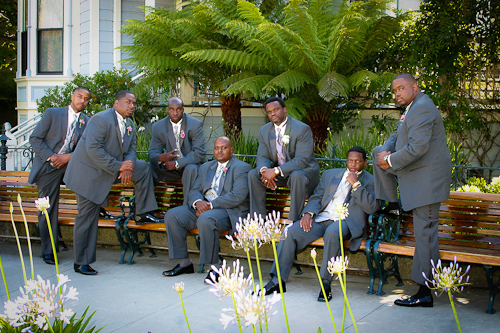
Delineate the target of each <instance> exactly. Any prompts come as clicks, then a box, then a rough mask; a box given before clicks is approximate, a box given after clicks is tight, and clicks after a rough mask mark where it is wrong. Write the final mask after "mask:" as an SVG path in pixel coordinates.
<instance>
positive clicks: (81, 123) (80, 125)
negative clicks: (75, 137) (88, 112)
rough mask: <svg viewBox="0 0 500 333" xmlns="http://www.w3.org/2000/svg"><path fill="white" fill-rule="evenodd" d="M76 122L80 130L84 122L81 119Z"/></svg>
mask: <svg viewBox="0 0 500 333" xmlns="http://www.w3.org/2000/svg"><path fill="white" fill-rule="evenodd" d="M78 122H79V123H80V124H79V126H78V127H79V128H82V125H85V120H84V119H83V118H80V120H78Z"/></svg>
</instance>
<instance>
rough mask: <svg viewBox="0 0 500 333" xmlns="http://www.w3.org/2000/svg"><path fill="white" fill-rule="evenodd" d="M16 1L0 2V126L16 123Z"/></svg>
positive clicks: (4, 0) (6, 0)
mask: <svg viewBox="0 0 500 333" xmlns="http://www.w3.org/2000/svg"><path fill="white" fill-rule="evenodd" d="M16 30H17V1H11V0H0V124H3V123H4V122H7V121H8V122H10V123H11V124H12V125H13V126H15V125H16V123H17V111H16V109H15V108H16V100H17V90H16V83H15V82H14V78H15V77H16V70H17V49H16V46H17V35H16Z"/></svg>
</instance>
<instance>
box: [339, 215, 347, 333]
mask: <svg viewBox="0 0 500 333" xmlns="http://www.w3.org/2000/svg"><path fill="white" fill-rule="evenodd" d="M339 237H340V256H341V259H342V265H344V260H345V257H344V236H343V235H342V219H341V218H339ZM342 274H343V275H344V282H346V283H347V276H346V271H345V270H344V271H343V272H342ZM345 307H346V302H345V299H344V309H343V311H342V332H343V331H344V326H345V313H346V308H345Z"/></svg>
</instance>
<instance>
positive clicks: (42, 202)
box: [35, 197, 50, 211]
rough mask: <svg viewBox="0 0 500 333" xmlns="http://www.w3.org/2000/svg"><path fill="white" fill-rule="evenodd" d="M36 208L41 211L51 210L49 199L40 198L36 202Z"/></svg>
mask: <svg viewBox="0 0 500 333" xmlns="http://www.w3.org/2000/svg"><path fill="white" fill-rule="evenodd" d="M35 206H36V208H38V210H40V211H45V210H47V209H49V208H50V203H49V197H45V198H38V199H36V200H35Z"/></svg>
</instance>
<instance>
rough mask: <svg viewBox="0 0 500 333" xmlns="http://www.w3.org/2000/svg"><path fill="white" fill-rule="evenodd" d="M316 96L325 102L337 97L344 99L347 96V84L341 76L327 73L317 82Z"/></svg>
mask: <svg viewBox="0 0 500 333" xmlns="http://www.w3.org/2000/svg"><path fill="white" fill-rule="evenodd" d="M318 94H319V96H321V98H323V99H324V100H325V101H327V102H330V101H332V100H333V99H335V98H336V97H338V96H342V97H344V98H345V97H347V95H348V94H349V82H348V81H347V79H346V77H345V76H344V75H342V74H339V73H336V72H328V73H326V75H325V76H323V77H322V78H321V80H319V82H318Z"/></svg>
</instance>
